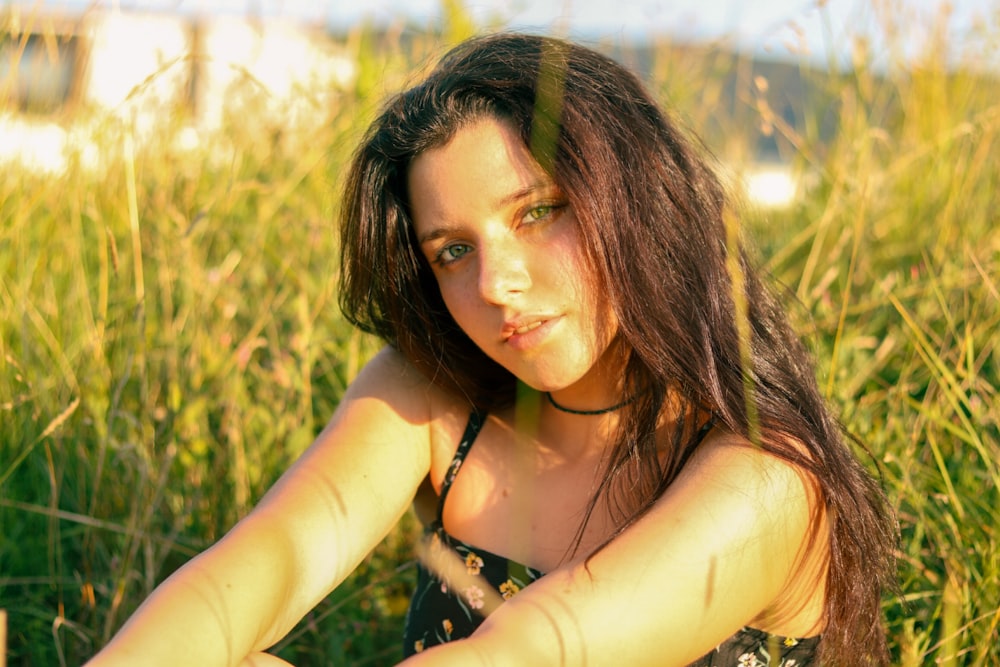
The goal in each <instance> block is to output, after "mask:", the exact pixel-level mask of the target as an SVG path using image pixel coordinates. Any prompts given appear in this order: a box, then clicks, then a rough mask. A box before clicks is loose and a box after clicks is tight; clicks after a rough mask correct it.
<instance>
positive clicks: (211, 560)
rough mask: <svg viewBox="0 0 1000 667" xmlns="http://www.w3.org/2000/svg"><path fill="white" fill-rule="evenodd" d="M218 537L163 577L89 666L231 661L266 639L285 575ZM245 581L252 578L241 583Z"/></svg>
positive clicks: (237, 660) (262, 558)
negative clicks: (187, 561) (196, 554)
mask: <svg viewBox="0 0 1000 667" xmlns="http://www.w3.org/2000/svg"><path fill="white" fill-rule="evenodd" d="M234 542H235V543H230V544H218V545H216V546H215V547H213V548H212V549H210V550H208V551H206V552H205V553H203V554H202V555H200V556H199V557H197V558H195V559H194V560H192V561H191V562H189V563H187V564H186V565H185V566H184V567H182V568H181V569H180V570H178V571H177V572H175V573H174V574H173V575H172V576H171V577H169V578H168V579H167V580H166V581H164V582H163V583H162V584H161V585H160V586H159V587H158V588H157V589H156V590H155V591H154V592H153V593H152V595H150V597H149V598H148V599H147V600H146V601H145V602H144V603H143V604H142V606H140V607H139V609H138V610H137V611H136V612H135V614H134V615H133V616H132V618H130V619H129V620H128V622H127V623H126V624H125V626H124V627H123V628H122V629H121V630H120V631H119V633H118V634H117V635H116V636H115V637H114V639H113V640H112V641H111V643H110V644H109V645H108V646H107V647H106V648H105V650H104V651H102V652H101V653H100V654H99V655H98V656H97V658H95V660H94V662H93V665H94V666H95V667H96V666H98V665H99V666H104V665H117V664H122V665H125V664H129V665H134V664H143V665H160V664H162V665H178V664H198V665H220V666H221V665H227V666H228V665H237V664H240V662H241V661H242V660H243V659H244V658H246V657H247V656H248V655H250V654H251V653H253V652H254V651H260V650H263V649H265V648H267V646H266V645H264V644H265V643H266V642H268V641H273V638H272V637H271V636H269V635H270V634H271V633H272V632H273V626H274V625H275V619H276V616H277V612H276V611H275V610H277V609H279V608H280V607H281V605H282V598H283V597H284V589H286V588H287V575H285V574H284V573H283V571H282V569H281V568H275V567H272V566H271V565H270V563H271V562H272V560H273V559H272V557H271V556H269V555H266V554H264V553H261V552H262V551H263V550H258V551H257V552H256V553H254V552H253V551H252V550H250V553H248V554H247V555H246V556H245V557H239V556H238V554H237V552H239V551H246V550H243V549H241V548H240V544H239V541H238V540H235V541H234ZM247 582H252V583H247Z"/></svg>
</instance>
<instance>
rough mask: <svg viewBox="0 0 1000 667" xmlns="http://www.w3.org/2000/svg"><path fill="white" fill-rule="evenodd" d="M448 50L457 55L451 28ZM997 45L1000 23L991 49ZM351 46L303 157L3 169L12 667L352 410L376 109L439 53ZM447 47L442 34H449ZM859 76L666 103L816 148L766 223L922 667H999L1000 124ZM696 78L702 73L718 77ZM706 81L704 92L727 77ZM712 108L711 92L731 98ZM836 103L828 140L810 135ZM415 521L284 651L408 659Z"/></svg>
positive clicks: (946, 96) (908, 84)
mask: <svg viewBox="0 0 1000 667" xmlns="http://www.w3.org/2000/svg"><path fill="white" fill-rule="evenodd" d="M451 25H452V29H453V31H454V32H455V34H449V35H448V36H447V38H446V39H447V40H454V39H457V38H458V37H461V36H462V34H460V33H461V32H462V31H463V30H468V28H467V27H465V28H463V27H461V26H459V27H457V28H456V27H455V24H451ZM995 36H1000V30H998V31H997V32H996V33H995ZM388 39H389V40H390V43H389V44H388V45H386V44H381V45H378V44H375V43H374V42H375V41H376V38H375V37H374V36H373V33H370V32H366V31H363V30H359V31H358V32H356V33H354V34H352V35H351V36H350V37H349V38H348V40H347V44H349V45H350V46H351V48H353V49H354V50H355V54H356V56H357V58H358V61H359V72H360V75H359V79H358V80H357V82H356V84H355V86H354V88H352V89H350V90H346V91H343V94H342V95H340V97H339V99H338V101H337V103H336V104H335V105H333V106H332V107H331V108H329V109H328V110H327V113H328V117H327V118H326V119H325V120H324V122H323V123H322V125H321V129H320V130H318V131H314V132H312V133H310V135H309V136H308V137H306V138H305V140H303V139H302V138H297V137H296V136H294V134H293V133H290V132H289V131H287V130H285V129H279V128H274V127H271V126H267V125H266V124H265V123H263V122H256V121H254V120H253V119H252V118H248V117H245V116H241V117H238V118H233V119H231V123H230V124H229V125H228V126H227V127H226V129H225V131H224V132H222V133H221V134H220V135H218V136H217V137H215V138H212V139H209V140H207V141H206V143H204V144H203V145H202V146H201V147H199V148H198V149H196V150H194V151H182V150H179V149H176V148H174V146H175V144H174V143H172V141H171V140H170V137H171V136H172V135H171V131H170V130H171V128H169V127H168V128H165V129H164V132H163V135H162V140H157V139H156V138H155V137H154V138H152V139H150V138H147V139H145V140H143V141H139V140H137V139H136V138H135V137H133V136H132V135H131V133H130V129H129V127H128V125H127V124H116V123H109V124H108V125H107V127H106V128H105V129H104V130H102V134H101V145H102V156H103V159H104V162H105V164H106V169H104V170H103V171H101V172H100V173H93V172H92V171H88V170H87V169H84V168H82V167H80V166H71V167H70V169H69V170H68V171H67V172H66V173H65V174H64V175H61V176H58V177H51V176H50V177H36V176H32V175H30V174H26V173H23V172H21V171H20V170H18V169H17V168H16V167H7V168H5V169H6V171H5V172H4V173H2V175H0V280H2V282H0V526H2V530H0V608H3V609H6V610H7V612H8V623H9V632H8V641H9V647H8V649H9V662H10V664H12V665H50V664H51V665H56V664H77V663H79V662H81V661H82V660H83V659H85V658H86V657H87V656H88V655H90V654H91V653H92V652H93V651H94V650H95V649H96V647H98V646H100V645H101V644H102V643H103V642H105V641H106V640H107V638H108V637H109V636H110V634H111V633H113V631H114V630H115V629H116V628H117V627H118V626H120V624H121V623H122V622H123V621H124V619H125V618H126V617H127V616H128V614H129V613H130V612H131V611H132V610H133V609H134V608H135V607H136V605H137V604H138V603H139V602H140V601H141V600H142V599H143V597H145V595H146V594H148V593H149V591H150V590H151V589H152V588H153V587H154V586H155V585H156V583H157V582H159V581H160V580H162V579H163V578H164V577H165V576H166V575H167V574H169V573H170V572H171V571H172V570H173V569H174V568H176V567H177V566H178V565H180V564H181V563H182V562H183V561H184V560H186V559H187V558H189V557H190V556H191V555H192V554H194V553H196V552H197V551H199V550H200V549H202V548H204V547H205V546H207V545H208V544H210V543H211V542H212V541H213V540H215V539H216V538H218V537H219V536H220V535H221V534H222V533H223V532H224V531H225V530H226V529H227V528H228V527H229V526H231V525H232V524H233V522H235V521H236V520H237V519H238V518H239V517H241V516H242V515H244V514H245V513H246V512H247V511H248V510H249V508H250V507H252V506H253V504H254V502H255V501H256V500H257V499H258V498H259V497H260V495H261V494H262V493H263V492H264V490H265V489H266V488H267V487H268V486H269V485H270V483H271V482H272V481H273V480H274V479H275V478H276V476H277V475H278V474H280V472H281V471H282V470H283V469H284V468H285V467H286V466H287V465H288V464H289V462H290V461H291V460H292V459H293V458H294V457H295V456H296V455H297V454H298V453H299V452H300V451H301V450H302V448H303V447H305V446H306V445H307V444H308V442H309V441H310V440H311V438H312V437H313V436H314V435H315V433H316V432H317V430H318V429H319V428H321V427H322V425H323V423H324V421H325V420H326V418H327V417H328V416H329V415H330V414H331V412H332V410H333V408H334V406H335V405H336V403H337V401H338V399H339V397H340V395H341V392H342V391H343V388H344V387H345V385H346V384H347V383H348V382H349V381H350V380H351V378H352V377H353V376H354V374H355V373H356V372H357V370H358V368H359V366H360V365H361V364H362V363H363V362H364V360H365V359H366V358H367V357H368V356H369V355H370V354H371V352H372V351H373V349H374V344H373V342H372V341H369V340H367V339H365V338H363V337H361V336H359V335H358V334H357V333H356V332H354V331H352V330H351V329H350V328H349V327H348V326H347V325H346V324H345V323H344V322H343V321H342V320H341V318H340V317H339V313H338V311H337V304H336V284H337V277H336V270H335V269H336V265H337V252H338V250H337V243H336V235H335V230H334V228H333V224H332V220H333V219H334V217H335V215H336V211H337V207H338V202H337V186H338V184H339V179H340V177H341V175H342V171H343V169H344V165H345V162H346V161H347V159H348V157H349V152H350V150H351V148H352V147H353V145H354V144H355V143H356V141H357V139H358V137H359V133H360V132H361V130H362V128H363V126H364V125H365V123H366V122H367V120H368V119H369V118H370V117H371V110H372V108H373V107H374V105H375V104H376V103H377V101H378V99H379V98H380V97H381V96H382V95H384V94H385V93H386V92H388V91H391V90H392V89H394V88H395V87H396V86H397V85H398V84H399V82H400V81H402V80H403V79H404V78H405V77H406V72H408V71H410V70H411V69H412V68H413V67H415V66H416V64H418V63H422V62H424V61H425V60H426V57H427V54H428V52H429V51H430V50H433V49H436V48H438V47H439V46H440V44H439V42H438V41H437V40H436V39H435V38H430V37H428V38H421V39H417V40H415V41H402V40H400V39H399V38H398V36H396V37H393V36H392V35H390V36H389V37H388ZM446 39H442V41H446ZM942 46H943V45H940V44H938V45H937V46H936V47H933V48H931V49H930V50H929V51H928V52H927V53H925V54H923V56H922V58H921V59H920V60H919V61H918V62H917V63H916V65H914V66H910V65H907V66H906V67H902V66H898V65H896V64H894V63H890V65H889V67H888V69H887V70H886V71H883V72H878V73H877V72H874V71H872V70H871V69H870V68H869V67H868V66H867V64H866V62H865V61H864V60H858V61H857V62H855V63H854V65H855V67H854V68H853V69H852V70H850V71H849V72H843V73H837V74H835V75H833V76H830V77H822V78H820V79H817V85H818V86H820V87H822V88H823V90H824V96H823V97H822V101H820V102H817V103H815V105H814V106H810V105H809V104H808V103H803V107H802V108H801V109H800V110H799V112H800V113H801V115H802V117H803V118H804V119H805V122H803V123H801V124H798V125H797V126H794V127H793V126H790V125H787V124H783V123H782V122H781V119H780V118H774V117H770V116H769V109H770V108H771V106H772V104H773V100H770V99H769V95H770V94H771V93H769V91H768V87H767V86H766V85H763V83H762V82H761V81H760V80H759V79H757V78H756V77H755V73H754V72H753V71H752V68H750V67H749V65H748V64H747V63H746V62H743V61H739V60H733V59H727V58H726V57H725V56H721V55H720V56H718V57H716V58H714V59H708V60H705V59H700V60H697V61H696V62H695V61H692V62H690V63H686V65H685V67H676V66H671V65H670V63H671V62H673V63H674V64H675V65H676V62H677V60H676V59H674V60H672V59H673V58H677V57H680V56H678V55H677V54H676V53H674V52H672V51H667V50H663V51H660V52H659V53H660V58H659V59H657V61H656V62H655V63H654V67H653V68H652V69H651V70H650V72H651V76H652V79H653V80H652V82H651V83H652V85H653V86H654V87H655V88H656V89H657V90H662V91H664V95H665V96H666V94H667V91H669V97H670V103H671V104H673V105H674V106H676V107H677V108H678V110H679V113H680V114H682V115H683V116H684V117H685V118H687V119H689V121H690V123H691V125H692V126H693V127H694V129H696V130H699V131H704V132H706V133H707V134H717V132H716V129H717V128H716V124H718V123H719V100H720V99H722V93H721V92H720V91H721V88H720V87H718V86H715V84H713V83H712V82H714V81H718V80H719V79H718V76H719V75H720V74H728V73H730V72H732V71H737V72H738V75H739V77H740V81H741V84H740V85H741V86H742V87H741V88H739V91H740V96H739V97H738V98H737V99H734V100H729V101H728V104H729V105H730V107H731V108H732V109H733V110H734V114H735V113H736V112H739V113H742V114H749V115H750V117H752V118H753V119H755V122H763V123H764V124H765V125H767V124H770V125H771V126H773V128H774V130H775V131H776V132H778V133H782V134H783V135H784V138H785V140H787V141H789V143H790V144H792V145H795V146H796V147H797V149H798V150H797V152H796V154H797V155H798V156H799V158H798V159H799V160H800V167H801V168H802V169H803V170H804V171H806V172H808V173H809V174H810V175H811V176H810V179H811V180H810V182H811V183H812V187H811V188H810V189H809V191H807V192H805V193H804V194H803V196H802V197H801V198H800V199H799V200H797V202H796V203H795V204H794V205H793V206H792V207H791V208H790V209H788V210H786V211H757V212H750V213H748V215H747V224H748V226H750V227H751V228H752V230H753V232H754V235H755V236H756V238H757V239H758V240H759V245H760V249H761V252H762V255H763V261H764V262H765V266H766V268H767V269H768V270H769V271H770V272H771V273H772V274H773V276H774V278H775V280H776V281H778V282H780V283H782V284H784V285H786V286H787V287H788V288H789V297H788V304H789V308H790V310H791V312H792V314H793V317H795V318H796V321H797V322H798V324H799V328H800V330H801V331H802V332H803V335H804V336H805V337H806V338H807V339H808V340H809V341H810V342H811V344H812V345H813V346H814V348H815V350H816V356H817V359H818V361H819V364H820V375H821V381H822V383H823V386H825V387H826V388H827V393H828V394H829V397H830V400H831V401H832V402H833V403H834V404H835V405H836V406H838V407H839V408H840V409H841V410H842V411H843V415H844V420H845V423H846V425H847V426H848V428H850V429H851V431H853V432H854V433H856V434H857V435H858V436H859V437H860V438H861V439H862V440H863V441H864V442H865V443H866V444H867V445H868V447H869V448H870V449H871V451H872V455H873V459H872V468H873V470H875V469H876V468H877V469H878V470H879V471H881V475H882V476H883V481H884V484H885V486H886V489H887V491H888V493H889V495H890V498H891V499H892V502H893V504H894V506H895V507H896V509H897V512H898V515H899V519H900V526H901V534H902V540H901V545H900V593H899V595H898V596H897V595H889V596H887V597H886V599H885V611H886V618H887V623H888V628H889V631H890V634H891V642H892V647H893V651H894V656H895V659H896V660H897V661H898V662H899V663H900V664H904V665H920V664H927V663H930V662H935V661H936V662H940V663H941V664H949V665H992V664H1000V642H998V641H997V636H998V625H1000V602H998V600H1000V544H998V540H1000V517H998V512H1000V509H998V508H1000V498H998V486H1000V484H998V482H1000V465H998V463H997V461H998V460H1000V432H998V428H1000V426H998V425H1000V400H998V397H997V392H998V389H1000V357H998V355H997V351H996V346H995V342H994V341H995V338H996V334H995V333H994V332H995V331H996V330H997V328H998V325H1000V231H998V229H997V227H998V225H997V222H998V218H997V213H996V204H995V202H996V198H995V194H994V193H995V192H996V191H997V190H998V188H1000V160H998V159H997V156H998V155H1000V141H998V130H1000V106H998V105H1000V102H998V101H997V96H996V94H995V93H996V91H997V90H998V86H997V82H996V80H995V79H989V78H988V77H984V76H982V75H976V74H973V73H971V72H969V71H949V70H946V69H944V68H943V67H942V66H941V65H940V62H941V61H942V58H941V57H940V56H941V54H940V53H938V52H935V51H934V48H940V47H942ZM698 68H701V69H698ZM706 82H708V83H707V84H706ZM713 86H715V87H713ZM831 107H832V108H835V110H836V115H837V117H838V119H839V124H838V132H837V133H836V135H835V138H834V139H833V140H832V141H831V140H830V138H829V137H827V136H822V133H821V132H819V131H818V129H817V128H820V127H822V126H823V124H824V123H825V122H826V120H825V119H826V118H828V116H829V109H830V108H831ZM415 530H416V527H415V525H414V522H413V521H412V519H407V520H406V521H404V523H403V525H401V527H400V529H399V530H398V531H396V532H394V533H393V534H392V535H391V536H390V538H389V539H388V540H387V541H386V543H385V544H384V545H383V546H382V547H380V548H379V549H378V550H377V551H376V552H375V553H374V554H373V555H372V557H371V558H370V559H369V561H367V562H366V563H365V564H364V565H363V566H362V568H361V569H360V570H359V572H358V573H357V574H356V575H355V576H354V577H353V578H352V579H351V581H349V582H348V583H347V584H345V585H344V586H343V587H342V588H341V589H340V590H338V591H337V592H336V593H335V594H334V596H332V597H331V599H329V600H327V601H325V602H324V603H323V604H322V605H320V607H318V608H317V609H316V610H315V611H314V612H313V613H312V614H310V615H309V616H308V617H307V618H306V619H305V620H304V621H303V623H302V624H301V625H300V626H299V627H298V628H297V629H296V630H295V631H294V632H293V633H292V635H291V636H290V638H289V639H288V640H286V641H285V642H283V643H282V645H281V649H280V650H281V653H282V655H283V656H285V657H286V658H288V659H290V660H292V661H294V662H297V663H298V664H302V665H311V664H316V665H319V664H384V663H389V662H391V661H392V660H393V659H394V658H396V657H397V656H398V654H399V653H398V646H399V644H400V639H399V638H400V636H401V632H400V625H401V619H402V615H403V613H404V610H405V606H406V603H407V594H408V591H409V587H410V583H409V582H410V575H411V574H412V572H411V567H410V566H409V565H408V563H409V562H410V560H409V559H410V555H409V552H408V545H409V543H410V540H411V539H412V536H413V533H414V531H415Z"/></svg>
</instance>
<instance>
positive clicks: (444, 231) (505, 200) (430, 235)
mask: <svg viewBox="0 0 1000 667" xmlns="http://www.w3.org/2000/svg"><path fill="white" fill-rule="evenodd" d="M548 188H555V189H557V190H559V191H560V192H561V191H562V190H561V189H559V187H558V186H557V185H556V184H555V183H554V182H553V181H551V180H548V181H544V180H539V181H535V182H533V183H529V184H528V185H526V186H524V187H523V188H518V189H517V190H514V191H513V192H511V193H509V194H506V195H504V196H503V197H501V198H500V199H498V200H497V201H496V202H495V203H494V204H493V206H494V208H497V209H500V208H504V207H505V206H510V205H511V204H513V203H515V202H518V201H520V200H522V199H526V198H527V197H529V196H531V195H533V194H534V193H536V192H538V191H539V190H545V189H548ZM460 230H461V227H459V226H457V225H443V226H438V227H435V228H434V229H432V230H430V231H429V232H427V233H426V234H422V235H420V236H419V237H417V242H418V243H419V244H420V245H424V244H425V243H429V242H431V241H436V240H438V239H439V238H441V237H444V236H448V235H449V234H452V233H454V232H458V231H460Z"/></svg>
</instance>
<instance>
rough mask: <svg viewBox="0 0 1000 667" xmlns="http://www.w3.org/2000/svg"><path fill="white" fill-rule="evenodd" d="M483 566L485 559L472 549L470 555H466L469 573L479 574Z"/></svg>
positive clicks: (466, 567) (466, 565)
mask: <svg viewBox="0 0 1000 667" xmlns="http://www.w3.org/2000/svg"><path fill="white" fill-rule="evenodd" d="M482 567H483V559H482V558H480V557H479V556H477V555H476V554H475V552H473V551H470V552H469V555H468V556H466V557H465V569H466V570H468V572H469V574H479V570H480V569H481V568H482Z"/></svg>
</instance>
